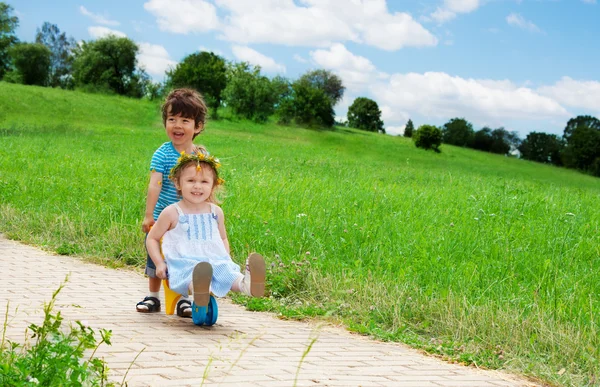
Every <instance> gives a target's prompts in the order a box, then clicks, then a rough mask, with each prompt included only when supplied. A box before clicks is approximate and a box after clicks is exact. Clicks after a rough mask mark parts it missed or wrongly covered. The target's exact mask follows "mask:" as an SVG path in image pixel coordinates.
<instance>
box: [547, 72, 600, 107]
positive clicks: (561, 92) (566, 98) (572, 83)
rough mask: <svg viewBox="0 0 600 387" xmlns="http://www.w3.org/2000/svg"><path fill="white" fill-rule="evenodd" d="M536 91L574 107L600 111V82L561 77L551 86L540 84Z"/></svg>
mask: <svg viewBox="0 0 600 387" xmlns="http://www.w3.org/2000/svg"><path fill="white" fill-rule="evenodd" d="M538 92H539V93H540V94H542V95H545V96H547V97H550V98H553V99H555V100H557V101H558V102H560V103H562V104H565V105H567V106H572V107H574V108H580V109H588V110H591V111H592V112H595V113H596V114H598V113H600V82H598V81H577V80H575V79H572V78H570V77H562V78H561V79H560V80H559V81H558V82H556V83H555V84H554V85H552V86H542V87H540V88H538Z"/></svg>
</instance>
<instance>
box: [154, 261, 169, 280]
mask: <svg viewBox="0 0 600 387" xmlns="http://www.w3.org/2000/svg"><path fill="white" fill-rule="evenodd" d="M156 276H157V277H158V278H160V279H167V265H165V264H164V263H163V264H162V265H157V266H156Z"/></svg>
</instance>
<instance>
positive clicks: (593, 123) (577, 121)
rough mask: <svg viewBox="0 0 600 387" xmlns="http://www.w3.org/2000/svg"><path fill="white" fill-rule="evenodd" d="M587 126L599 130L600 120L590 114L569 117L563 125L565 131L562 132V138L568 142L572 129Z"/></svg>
mask: <svg viewBox="0 0 600 387" xmlns="http://www.w3.org/2000/svg"><path fill="white" fill-rule="evenodd" d="M581 127H587V128H591V129H594V130H600V120H599V119H597V118H596V117H592V116H577V117H575V118H571V119H570V120H569V121H568V122H567V126H566V127H565V131H564V134H563V138H564V139H565V141H566V142H567V143H568V142H569V139H570V138H571V135H572V134H573V131H575V129H577V128H581Z"/></svg>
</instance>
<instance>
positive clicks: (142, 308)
mask: <svg viewBox="0 0 600 387" xmlns="http://www.w3.org/2000/svg"><path fill="white" fill-rule="evenodd" d="M161 281H162V280H161V279H160V278H158V277H148V292H149V294H148V296H146V297H144V300H143V301H141V302H138V304H137V305H136V306H135V308H136V310H137V311H138V312H142V313H148V312H158V311H160V301H159V300H158V292H159V291H160V285H161ZM154 299H156V302H155V301H154Z"/></svg>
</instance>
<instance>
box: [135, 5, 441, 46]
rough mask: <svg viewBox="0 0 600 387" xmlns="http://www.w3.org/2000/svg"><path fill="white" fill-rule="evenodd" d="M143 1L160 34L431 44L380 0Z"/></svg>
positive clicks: (297, 42) (293, 42)
mask: <svg viewBox="0 0 600 387" xmlns="http://www.w3.org/2000/svg"><path fill="white" fill-rule="evenodd" d="M299 3H300V4H301V5H298V4H296V2H294V0H253V1H247V0H215V4H216V6H217V7H219V9H220V11H222V12H223V13H224V14H225V15H226V16H225V17H224V19H223V20H222V22H219V20H218V17H217V10H216V8H215V6H214V5H213V4H212V3H209V2H208V1H205V0H195V1H193V0H173V1H169V0H149V1H148V2H146V3H145V4H144V8H145V9H146V10H148V11H149V12H151V13H152V14H153V15H155V16H156V17H157V19H158V24H159V26H160V28H161V29H162V30H165V31H170V32H175V33H181V34H187V33H189V32H205V31H209V30H219V31H220V32H221V35H220V36H219V37H220V38H222V39H225V40H228V41H230V42H234V43H238V44H249V43H273V44H282V45H288V46H317V47H328V46H330V45H331V44H332V43H335V42H345V41H353V42H357V43H363V44H368V45H371V46H375V47H378V48H381V49H383V50H398V49H400V48H402V47H409V46H412V47H422V46H435V45H437V43H438V41H437V39H436V37H435V36H433V35H432V34H431V33H430V32H429V31H428V30H427V29H425V28H424V27H423V26H422V25H421V24H419V23H418V22H417V21H415V20H414V19H413V18H412V17H411V16H410V15H409V14H407V13H403V12H396V13H390V12H389V10H388V9H387V5H386V2H385V0H355V1H351V2H350V1H347V0H328V1H321V0H302V1H300V2H299Z"/></svg>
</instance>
